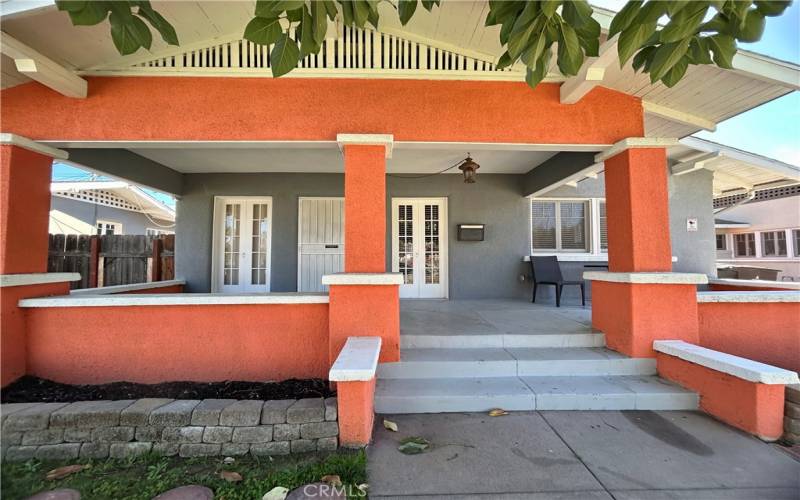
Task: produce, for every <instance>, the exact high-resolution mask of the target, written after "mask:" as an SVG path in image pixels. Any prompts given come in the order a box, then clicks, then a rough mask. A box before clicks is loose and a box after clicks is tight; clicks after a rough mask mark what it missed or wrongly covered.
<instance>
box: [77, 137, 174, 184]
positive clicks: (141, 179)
mask: <svg viewBox="0 0 800 500" xmlns="http://www.w3.org/2000/svg"><path fill="white" fill-rule="evenodd" d="M67 151H69V158H70V161H68V162H65V163H67V164H73V165H75V166H76V167H78V168H83V169H88V170H90V171H92V172H96V173H98V174H101V175H107V176H109V177H112V178H114V179H121V180H123V181H125V182H129V183H131V184H138V185H141V186H145V187H149V188H152V189H155V190H157V191H163V192H165V193H170V194H174V195H180V194H181V193H182V192H183V174H181V173H180V172H178V171H176V170H173V169H171V168H169V167H167V166H166V165H162V164H161V163H158V162H155V161H153V160H150V159H148V158H145V157H144V156H139V155H137V154H136V153H134V152H132V151H128V150H127V149H108V148H96V149H95V148H75V149H72V148H70V149H68V150H67Z"/></svg>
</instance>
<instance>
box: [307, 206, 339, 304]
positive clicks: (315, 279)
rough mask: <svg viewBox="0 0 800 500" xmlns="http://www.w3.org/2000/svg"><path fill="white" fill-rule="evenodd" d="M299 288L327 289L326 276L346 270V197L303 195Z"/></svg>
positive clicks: (314, 290) (313, 290) (319, 290)
mask: <svg viewBox="0 0 800 500" xmlns="http://www.w3.org/2000/svg"><path fill="white" fill-rule="evenodd" d="M298 219H299V221H298V229H297V291H299V292H324V291H327V290H328V287H327V286H326V285H323V284H322V276H324V275H326V274H333V273H341V272H343V271H344V198H300V207H299V217H298Z"/></svg>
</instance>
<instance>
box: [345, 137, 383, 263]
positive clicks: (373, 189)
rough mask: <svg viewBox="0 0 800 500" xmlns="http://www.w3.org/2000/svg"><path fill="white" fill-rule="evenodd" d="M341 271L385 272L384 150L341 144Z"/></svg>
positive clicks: (371, 145)
mask: <svg viewBox="0 0 800 500" xmlns="http://www.w3.org/2000/svg"><path fill="white" fill-rule="evenodd" d="M342 150H343V152H344V213H345V217H346V218H347V219H346V221H347V222H346V224H345V225H344V249H345V255H344V270H345V272H348V273H382V272H384V271H385V270H386V147H385V146H383V145H377V144H352V143H343V145H342Z"/></svg>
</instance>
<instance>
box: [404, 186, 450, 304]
mask: <svg viewBox="0 0 800 500" xmlns="http://www.w3.org/2000/svg"><path fill="white" fill-rule="evenodd" d="M392 271H393V272H396V273H401V274H402V275H403V284H402V285H400V297H401V298H425V299H442V298H446V297H447V198H392Z"/></svg>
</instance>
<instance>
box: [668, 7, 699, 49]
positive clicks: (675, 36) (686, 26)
mask: <svg viewBox="0 0 800 500" xmlns="http://www.w3.org/2000/svg"><path fill="white" fill-rule="evenodd" d="M707 11H708V5H705V4H704V2H699V5H690V6H689V7H686V8H684V9H681V10H680V11H679V12H678V13H677V14H676V15H675V17H673V18H672V19H671V20H670V22H669V23H668V24H667V25H666V26H665V27H664V29H662V30H661V35H660V38H661V41H662V42H664V43H671V42H677V41H678V40H683V39H684V38H687V37H689V36H691V35H694V34H695V33H696V32H697V30H698V28H699V27H700V24H701V23H702V22H703V18H704V17H705V15H706V12H707Z"/></svg>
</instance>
